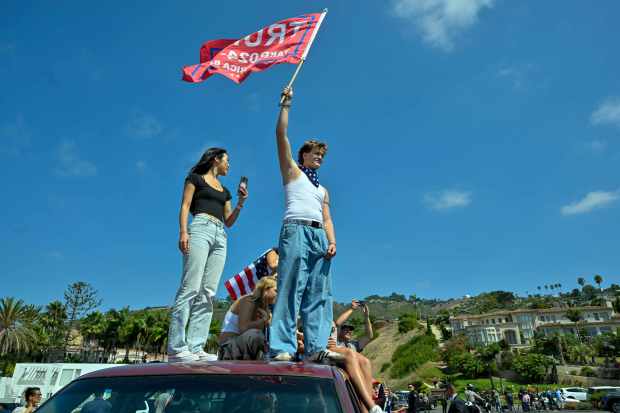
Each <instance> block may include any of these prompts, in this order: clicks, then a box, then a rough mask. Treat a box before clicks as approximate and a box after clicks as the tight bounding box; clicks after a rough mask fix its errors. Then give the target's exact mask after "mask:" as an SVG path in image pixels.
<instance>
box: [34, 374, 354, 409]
mask: <svg viewBox="0 0 620 413" xmlns="http://www.w3.org/2000/svg"><path fill="white" fill-rule="evenodd" d="M151 412H152V413H205V412H210V413H219V412H222V413H236V412H239V413H248V412H261V413H279V412H294V413H311V412H312V413H315V412H317V413H320V412H325V413H332V412H333V413H337V412H342V410H341V408H340V403H339V402H338V399H337V396H336V391H335V388H334V384H333V382H332V381H331V380H329V379H318V378H312V377H288V376H241V375H238V376H237V375H221V376H219V375H181V376H174V375H170V376H138V377H113V378H98V379H85V380H78V381H76V382H73V383H71V384H69V385H68V386H67V387H66V388H64V389H63V390H62V391H60V392H59V393H58V394H57V395H55V396H54V397H53V398H52V399H50V400H49V401H48V402H47V403H45V404H43V405H42V406H41V407H40V408H39V409H38V410H37V413H151Z"/></svg>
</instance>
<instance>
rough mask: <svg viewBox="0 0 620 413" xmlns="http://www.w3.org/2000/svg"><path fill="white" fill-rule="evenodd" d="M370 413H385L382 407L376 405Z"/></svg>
mask: <svg viewBox="0 0 620 413" xmlns="http://www.w3.org/2000/svg"><path fill="white" fill-rule="evenodd" d="M368 413H384V411H383V409H382V408H381V407H379V406H377V405H376V404H375V405H374V406H372V408H371V409H370V410H368Z"/></svg>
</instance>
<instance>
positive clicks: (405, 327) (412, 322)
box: [398, 314, 419, 334]
mask: <svg viewBox="0 0 620 413" xmlns="http://www.w3.org/2000/svg"><path fill="white" fill-rule="evenodd" d="M418 327H419V325H418V318H417V317H416V315H415V314H403V315H401V316H400V317H398V332H399V333H401V334H404V333H406V332H408V331H411V330H413V329H414V328H418Z"/></svg>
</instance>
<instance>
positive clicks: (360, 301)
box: [357, 300, 366, 306]
mask: <svg viewBox="0 0 620 413" xmlns="http://www.w3.org/2000/svg"><path fill="white" fill-rule="evenodd" d="M357 302H358V303H359V305H362V306H363V305H366V301H364V300H357Z"/></svg>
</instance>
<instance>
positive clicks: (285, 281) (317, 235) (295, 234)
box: [269, 223, 333, 355]
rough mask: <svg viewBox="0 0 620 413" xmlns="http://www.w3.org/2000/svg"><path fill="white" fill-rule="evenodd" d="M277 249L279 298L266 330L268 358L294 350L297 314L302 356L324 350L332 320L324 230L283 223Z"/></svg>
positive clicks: (290, 352) (295, 349) (295, 346)
mask: <svg viewBox="0 0 620 413" xmlns="http://www.w3.org/2000/svg"><path fill="white" fill-rule="evenodd" d="M278 248H279V249H278V253H279V255H280V260H279V263H278V299H277V300H276V304H275V307H274V309H273V319H272V322H271V326H270V328H269V340H270V341H269V348H270V350H269V351H270V353H271V355H276V354H278V353H282V352H285V353H289V354H291V355H292V354H294V353H295V352H296V351H297V338H296V334H295V333H296V330H297V316H298V315H301V320H302V323H303V332H304V347H305V354H307V355H310V354H312V353H315V352H318V351H321V350H324V349H325V348H326V347H327V339H328V337H329V333H330V330H331V326H332V321H333V320H332V319H333V309H332V302H333V299H332V282H331V277H330V274H329V267H330V260H328V259H326V258H325V254H326V252H327V236H326V235H325V230H323V229H321V228H312V227H310V226H307V225H301V224H293V223H285V224H284V225H283V226H282V230H281V231H280V242H279V246H278Z"/></svg>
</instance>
